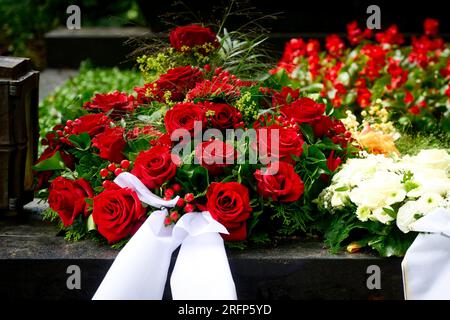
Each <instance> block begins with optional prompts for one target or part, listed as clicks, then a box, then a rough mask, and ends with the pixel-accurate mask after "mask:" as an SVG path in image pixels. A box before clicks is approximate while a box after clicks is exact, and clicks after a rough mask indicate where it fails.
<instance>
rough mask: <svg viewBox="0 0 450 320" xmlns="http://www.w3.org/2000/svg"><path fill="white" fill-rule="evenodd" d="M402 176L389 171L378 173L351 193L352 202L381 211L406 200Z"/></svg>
mask: <svg viewBox="0 0 450 320" xmlns="http://www.w3.org/2000/svg"><path fill="white" fill-rule="evenodd" d="M402 179H403V178H402V176H400V175H398V174H396V173H394V172H389V171H378V172H376V173H375V175H374V176H373V177H372V178H371V179H368V180H365V181H363V182H362V183H360V184H359V186H358V187H356V188H354V189H353V190H352V191H351V192H350V200H351V201H352V202H353V203H354V204H356V205H357V206H363V207H368V208H370V209H371V210H376V209H380V208H383V207H386V206H389V205H391V204H394V203H396V202H401V201H403V199H405V196H406V191H405V190H404V188H403V184H402Z"/></svg>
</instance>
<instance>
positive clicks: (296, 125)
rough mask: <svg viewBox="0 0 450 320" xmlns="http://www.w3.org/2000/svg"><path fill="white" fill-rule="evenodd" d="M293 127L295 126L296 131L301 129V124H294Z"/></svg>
mask: <svg viewBox="0 0 450 320" xmlns="http://www.w3.org/2000/svg"><path fill="white" fill-rule="evenodd" d="M292 128H294V129H295V130H296V131H298V130H300V126H299V125H298V124H296V123H295V124H293V125H292Z"/></svg>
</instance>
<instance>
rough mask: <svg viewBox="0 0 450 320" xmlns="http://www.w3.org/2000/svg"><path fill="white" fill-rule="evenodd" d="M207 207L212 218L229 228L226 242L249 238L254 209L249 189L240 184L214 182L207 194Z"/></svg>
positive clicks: (225, 236) (225, 237)
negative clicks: (248, 226)
mask: <svg viewBox="0 0 450 320" xmlns="http://www.w3.org/2000/svg"><path fill="white" fill-rule="evenodd" d="M206 199H207V202H206V207H207V210H208V211H209V212H210V213H211V216H212V217H213V218H214V219H215V220H217V221H218V222H220V223H221V224H223V226H224V227H225V228H227V230H228V232H229V233H230V234H229V235H222V236H223V238H224V239H225V240H229V241H239V240H245V239H246V238H247V219H248V218H250V213H251V212H252V207H250V197H249V194H248V189H247V188H246V187H244V186H243V185H242V184H240V183H238V182H213V183H211V184H210V186H209V187H208V191H207V193H206Z"/></svg>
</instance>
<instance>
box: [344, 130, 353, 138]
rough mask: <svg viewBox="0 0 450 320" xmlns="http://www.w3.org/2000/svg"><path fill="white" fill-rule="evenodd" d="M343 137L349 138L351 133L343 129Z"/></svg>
mask: <svg viewBox="0 0 450 320" xmlns="http://www.w3.org/2000/svg"><path fill="white" fill-rule="evenodd" d="M344 135H345V137H346V138H351V137H352V133H351V132H350V131H345V134H344Z"/></svg>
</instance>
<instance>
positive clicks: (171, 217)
mask: <svg viewBox="0 0 450 320" xmlns="http://www.w3.org/2000/svg"><path fill="white" fill-rule="evenodd" d="M178 218H180V215H179V214H178V211H172V212H171V213H170V219H172V220H173V221H174V222H176V221H177V220H178Z"/></svg>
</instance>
